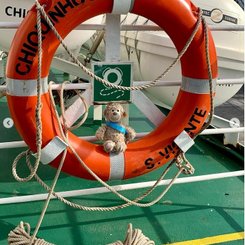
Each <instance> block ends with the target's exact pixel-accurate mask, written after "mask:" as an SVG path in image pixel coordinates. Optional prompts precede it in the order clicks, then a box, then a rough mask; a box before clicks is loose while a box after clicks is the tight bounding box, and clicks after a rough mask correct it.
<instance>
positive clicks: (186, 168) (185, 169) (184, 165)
mask: <svg viewBox="0 0 245 245" xmlns="http://www.w3.org/2000/svg"><path fill="white" fill-rule="evenodd" d="M176 166H177V168H179V169H180V170H182V171H181V172H182V173H183V174H194V172H195V168H194V167H193V166H192V165H191V163H190V162H189V161H188V160H187V158H186V156H185V154H184V153H183V152H182V153H180V154H179V155H178V156H177V157H176Z"/></svg>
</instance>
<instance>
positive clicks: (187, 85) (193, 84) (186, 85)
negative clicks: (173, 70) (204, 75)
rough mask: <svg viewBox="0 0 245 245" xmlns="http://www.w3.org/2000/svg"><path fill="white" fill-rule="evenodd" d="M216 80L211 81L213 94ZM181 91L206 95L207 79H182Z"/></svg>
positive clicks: (207, 91) (207, 89)
mask: <svg viewBox="0 0 245 245" xmlns="http://www.w3.org/2000/svg"><path fill="white" fill-rule="evenodd" d="M216 83H217V79H213V80H212V86H213V92H215V88H216ZM181 89H182V90H184V91H186V92H190V93H193V94H208V93H209V91H210V88H209V80H208V79H194V78H190V77H184V76H183V77H182V84H181Z"/></svg>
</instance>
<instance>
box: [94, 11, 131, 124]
mask: <svg viewBox="0 0 245 245" xmlns="http://www.w3.org/2000/svg"><path fill="white" fill-rule="evenodd" d="M120 19H121V17H120V14H106V26H105V61H106V62H115V63H116V62H119V61H120V56H121V55H120V25H121V23H120ZM124 110H125V112H126V113H127V115H128V105H124ZM94 120H102V106H101V105H95V106H94ZM124 123H125V124H128V117H127V118H125V119H124Z"/></svg>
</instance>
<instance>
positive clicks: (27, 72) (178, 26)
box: [6, 0, 217, 180]
mask: <svg viewBox="0 0 245 245" xmlns="http://www.w3.org/2000/svg"><path fill="white" fill-rule="evenodd" d="M40 4H45V5H46V6H45V11H46V13H47V14H48V15H49V17H50V19H51V20H52V22H53V23H54V25H55V27H56V29H57V30H58V32H59V33H60V34H61V36H62V37H63V38H64V37H65V36H66V35H67V34H68V33H69V32H70V31H72V30H73V29H74V28H75V27H76V26H77V25H79V24H80V23H82V22H84V21H85V20H87V19H89V18H91V17H94V16H97V15H100V14H104V13H112V11H113V13H122V12H128V11H130V12H131V13H134V14H137V15H141V16H144V17H146V18H148V19H150V20H152V21H153V22H155V23H156V24H158V25H159V26H160V27H161V28H162V29H163V30H164V31H165V32H166V33H168V35H169V36H170V38H171V39H172V41H173V42H174V44H175V46H176V48H177V50H178V51H180V50H181V49H182V48H183V47H184V46H185V44H186V41H187V39H188V38H189V36H190V35H191V33H192V31H193V29H194V26H195V24H196V21H197V12H198V8H197V7H196V6H194V5H193V4H192V3H191V2H190V1H189V0H179V1H176V0H168V1H165V0H155V1H152V0H134V1H133V0H125V1H122V0H114V1H113V0H103V1H101V0H93V1H89V0H80V1H78V0H71V1H67V0H40ZM125 4H126V6H125ZM180 30H181V31H180ZM203 33H204V32H203V26H200V28H199V30H198V32H197V34H196V35H195V38H194V40H193V42H192V44H191V45H190V47H189V48H188V50H187V51H186V53H185V54H184V56H183V57H182V59H181V67H182V77H183V79H182V86H181V89H180V92H179V95H178V98H177V101H176V103H175V105H174V107H173V109H172V111H171V112H170V113H169V115H168V116H167V118H166V119H165V120H164V121H163V122H162V123H161V124H160V126H158V127H157V128H156V129H155V130H154V131H152V132H151V133H150V134H148V135H147V136H145V137H143V138H142V139H140V140H138V141H135V142H132V143H130V144H129V145H128V148H127V150H126V152H125V153H124V154H119V155H118V156H114V155H109V154H107V153H105V152H104V151H103V149H102V146H100V145H96V144H92V143H89V142H87V141H84V140H82V139H79V138H78V137H77V136H75V135H74V134H72V133H70V132H69V141H70V143H71V145H72V146H73V148H75V150H76V151H77V153H78V154H79V156H80V157H81V159H82V160H83V161H84V162H85V163H86V165H87V166H88V167H89V168H91V169H92V171H93V172H95V173H96V174H97V175H98V176H99V177H100V178H102V179H103V180H111V179H127V178H133V177H136V176H139V175H142V174H145V173H148V172H150V171H152V170H154V169H157V168H159V167H160V166H162V165H163V164H165V163H166V162H168V161H169V160H170V159H172V158H173V157H175V155H176V152H177V149H178V147H177V146H176V144H175V143H174V141H173V140H174V139H175V138H176V137H177V136H178V135H180V134H181V132H182V131H184V130H185V131H186V132H187V133H188V134H189V135H190V136H194V135H195V134H197V133H198V131H199V130H200V128H201V127H202V125H203V124H204V122H205V120H206V118H207V116H208V113H209V111H210V96H209V88H208V72H207V70H208V68H207V64H206V57H205V38H204V34H203ZM42 35H43V64H42V83H43V84H42V103H43V107H42V125H43V135H42V139H43V141H42V147H45V146H46V145H47V144H48V143H49V142H50V141H52V139H53V138H54V137H55V136H57V135H58V136H60V132H59V128H58V123H57V121H56V119H55V116H54V111H53V109H52V106H51V102H50V97H49V94H48V89H47V88H48V85H47V77H48V74H49V69H50V64H51V61H52V58H53V56H54V53H55V50H56V49H57V47H58V45H59V42H58V40H57V39H56V37H55V35H54V34H53V33H52V31H51V30H50V28H49V27H48V26H47V24H45V22H44V21H42ZM208 35H209V40H210V43H209V55H210V62H211V67H212V77H213V79H214V80H215V79H216V78H217V57H216V50H215V47H214V43H213V39H212V37H211V34H210V32H209V33H208ZM37 54H38V53H37V28H36V8H35V7H33V8H32V9H31V10H30V11H29V13H28V15H27V16H26V18H25V19H24V21H23V22H22V24H21V26H20V27H19V29H18V30H17V33H16V35H15V37H14V39H13V42H12V45H11V49H10V52H9V57H8V61H7V72H6V75H7V98H8V104H9V108H10V111H11V115H12V118H13V120H14V123H15V126H16V128H17V130H18V131H19V133H20V135H21V136H22V137H23V139H24V140H25V142H26V143H27V145H28V146H29V147H30V149H31V150H32V151H33V152H35V151H36V143H35V134H36V125H35V122H34V117H35V105H36V96H37V95H36V80H37V68H38V67H37ZM60 157H61V156H59V157H57V158H56V159H55V160H54V161H52V162H51V163H50V164H51V165H52V166H54V167H57V166H58V163H59V161H60ZM62 171H64V172H66V173H68V174H70V175H73V176H78V177H81V178H86V179H93V178H92V177H91V175H90V174H89V173H88V172H87V171H86V170H85V169H84V168H83V167H82V166H81V165H80V163H79V162H78V161H77V159H76V157H75V156H74V155H73V154H72V152H71V151H69V150H68V154H67V156H66V160H65V164H64V166H63V170H62Z"/></svg>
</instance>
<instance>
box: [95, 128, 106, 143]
mask: <svg viewBox="0 0 245 245" xmlns="http://www.w3.org/2000/svg"><path fill="white" fill-rule="evenodd" d="M105 131H106V125H102V126H101V127H99V128H98V129H97V131H96V133H95V136H96V138H97V139H98V140H103V139H104V135H105Z"/></svg>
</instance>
